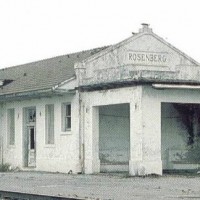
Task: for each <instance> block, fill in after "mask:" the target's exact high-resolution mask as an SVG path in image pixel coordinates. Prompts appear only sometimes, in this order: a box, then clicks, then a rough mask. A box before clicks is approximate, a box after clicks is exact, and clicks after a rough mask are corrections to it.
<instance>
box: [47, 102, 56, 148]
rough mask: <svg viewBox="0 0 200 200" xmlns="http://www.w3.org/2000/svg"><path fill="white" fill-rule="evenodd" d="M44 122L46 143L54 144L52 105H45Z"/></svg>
mask: <svg viewBox="0 0 200 200" xmlns="http://www.w3.org/2000/svg"><path fill="white" fill-rule="evenodd" d="M45 113H46V118H45V121H46V122H45V124H46V138H45V143H46V144H54V105H53V104H51V105H46V107H45Z"/></svg>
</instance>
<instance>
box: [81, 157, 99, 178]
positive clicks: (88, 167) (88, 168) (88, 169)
mask: <svg viewBox="0 0 200 200" xmlns="http://www.w3.org/2000/svg"><path fill="white" fill-rule="evenodd" d="M84 166H85V167H84V172H85V174H96V173H100V160H99V159H85V161H84Z"/></svg>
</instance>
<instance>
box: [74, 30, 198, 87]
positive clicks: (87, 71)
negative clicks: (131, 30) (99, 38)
mask: <svg viewBox="0 0 200 200" xmlns="http://www.w3.org/2000/svg"><path fill="white" fill-rule="evenodd" d="M76 67H77V76H78V77H79V75H80V85H90V84H100V83H106V82H108V83H110V82H116V81H119V80H120V81H127V82H128V81H132V80H141V79H142V80H159V81H161V80H163V81H170V80H171V81H175V80H179V81H190V80H194V81H200V79H199V67H198V66H197V64H196V63H195V62H194V61H193V60H192V59H190V58H189V57H187V56H185V55H184V54H183V53H181V52H180V51H179V50H177V49H175V48H174V47H173V46H171V45H170V44H167V43H166V42H165V41H164V40H163V39H161V38H159V37H158V36H157V35H155V34H153V33H151V32H144V33H139V34H135V35H134V36H132V37H131V38H129V39H127V40H125V41H123V42H121V43H119V44H117V45H114V46H112V47H109V48H108V49H106V50H104V51H102V52H101V53H99V54H98V55H94V56H93V57H91V58H89V59H87V60H86V61H85V62H84V63H83V64H81V63H80V64H79V65H77V66H76ZM79 68H80V71H78V69H79Z"/></svg>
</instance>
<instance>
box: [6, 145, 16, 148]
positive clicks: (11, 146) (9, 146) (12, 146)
mask: <svg viewBox="0 0 200 200" xmlns="http://www.w3.org/2000/svg"><path fill="white" fill-rule="evenodd" d="M8 148H9V149H15V148H16V146H15V145H8Z"/></svg>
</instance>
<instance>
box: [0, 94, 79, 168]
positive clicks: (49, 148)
mask: <svg viewBox="0 0 200 200" xmlns="http://www.w3.org/2000/svg"><path fill="white" fill-rule="evenodd" d="M65 102H72V129H71V131H69V132H62V131H61V107H62V103H65ZM46 104H54V128H55V131H54V134H55V144H54V145H46V144H45V105H46ZM32 106H35V107H36V168H35V169H36V170H42V171H52V172H57V171H59V172H68V171H69V170H73V172H79V171H80V170H81V168H80V162H79V127H78V125H77V124H79V108H78V96H77V95H65V96H62V97H52V98H42V99H35V100H26V101H17V102H10V103H6V105H5V106H4V110H5V111H6V110H7V109H8V108H15V124H16V126H15V134H16V138H15V145H14V146H8V145H7V141H6V140H7V136H6V134H7V127H6V112H3V114H2V124H3V127H2V129H1V130H2V134H3V135H4V147H3V149H4V163H10V164H11V165H12V166H14V167H20V168H22V169H23V147H22V146H23V145H22V144H23V142H22V141H23V108H25V107H32Z"/></svg>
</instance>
